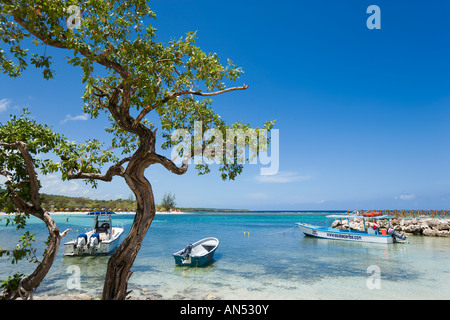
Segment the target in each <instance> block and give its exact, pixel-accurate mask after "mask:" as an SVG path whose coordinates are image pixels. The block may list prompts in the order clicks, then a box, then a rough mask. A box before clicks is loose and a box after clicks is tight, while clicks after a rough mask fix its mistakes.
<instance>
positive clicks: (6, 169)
mask: <svg viewBox="0 0 450 320" xmlns="http://www.w3.org/2000/svg"><path fill="white" fill-rule="evenodd" d="M62 141H64V138H63V137H62V136H60V135H58V134H55V133H53V131H52V130H51V128H50V127H48V126H44V125H40V124H37V123H36V122H35V121H34V120H30V119H27V118H26V113H24V114H23V115H22V116H21V117H19V118H16V117H15V116H14V117H12V118H11V119H10V120H9V121H8V122H7V123H5V124H0V175H2V176H4V177H5V178H6V182H5V183H4V189H3V188H2V190H1V192H0V207H6V211H7V213H10V214H14V218H9V219H8V221H7V224H9V223H10V222H13V223H15V224H16V229H17V230H20V229H25V227H26V219H27V218H28V217H29V216H30V215H31V216H34V217H37V218H38V219H40V220H42V221H43V222H44V223H45V225H46V226H47V229H48V232H49V238H48V241H47V249H46V250H45V252H44V257H43V259H42V261H39V260H38V259H37V257H36V249H34V248H33V247H32V244H33V242H34V234H31V233H30V232H29V231H26V232H25V233H24V234H23V235H22V236H21V238H20V240H19V243H18V244H17V246H16V248H15V249H13V250H5V249H1V248H0V256H8V257H10V258H11V262H12V263H17V262H18V261H19V260H22V259H24V258H27V259H29V260H30V261H31V262H37V263H38V266H37V267H36V269H35V270H34V272H33V273H32V274H30V275H29V276H24V275H23V274H21V273H19V272H18V273H16V274H15V275H14V276H13V277H9V278H8V279H7V280H4V281H1V283H2V285H1V286H0V288H2V289H3V291H2V293H1V294H0V296H1V298H3V299H16V298H18V297H22V298H29V297H30V296H31V294H32V292H33V290H34V289H35V288H36V287H37V286H38V285H39V284H40V283H41V282H42V280H43V279H44V277H45V276H46V275H47V273H48V271H49V270H50V267H51V266H52V264H53V261H54V259H55V257H56V253H57V252H58V249H59V245H60V241H61V239H62V238H63V237H64V236H65V235H66V234H67V232H68V231H69V230H66V231H64V232H63V233H60V232H59V229H58V227H57V226H56V223H55V221H54V220H53V219H52V218H51V216H50V215H49V214H48V213H47V212H46V211H45V210H44V209H43V208H42V206H41V198H40V194H39V189H40V183H39V180H38V176H37V170H39V169H43V168H44V167H45V166H46V165H47V164H48V161H47V160H48V159H45V158H44V157H43V155H45V154H46V153H48V152H50V151H51V150H52V149H53V148H54V147H55V145H57V144H59V143H61V142H62ZM38 155H40V157H38ZM2 187H3V186H2Z"/></svg>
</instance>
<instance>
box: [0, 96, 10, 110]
mask: <svg viewBox="0 0 450 320" xmlns="http://www.w3.org/2000/svg"><path fill="white" fill-rule="evenodd" d="M10 104H11V100H9V99H6V98H5V99H2V100H0V112H4V111H6V109H7V108H8V106H9V105H10Z"/></svg>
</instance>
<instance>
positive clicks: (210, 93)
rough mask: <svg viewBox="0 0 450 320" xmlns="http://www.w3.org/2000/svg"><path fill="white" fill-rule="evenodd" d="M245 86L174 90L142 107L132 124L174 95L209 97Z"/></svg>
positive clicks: (244, 86) (243, 88)
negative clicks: (211, 90)
mask: <svg viewBox="0 0 450 320" xmlns="http://www.w3.org/2000/svg"><path fill="white" fill-rule="evenodd" d="M247 88H248V85H245V84H244V85H243V86H241V87H232V88H228V89H224V90H220V91H215V92H200V91H194V90H184V91H180V92H175V93H172V94H170V95H168V96H166V97H164V98H163V99H162V100H160V101H158V102H156V103H154V104H153V105H151V106H147V107H146V108H144V109H143V110H142V111H141V113H140V114H139V115H138V116H137V118H136V120H135V121H134V124H137V123H139V122H140V121H141V120H142V119H143V118H144V117H145V116H146V115H147V114H148V113H149V112H150V111H152V110H154V109H156V108H158V107H160V106H162V105H163V104H164V103H166V102H167V101H169V100H172V99H174V98H176V97H179V96H182V95H184V94H193V95H196V96H202V97H210V96H216V95H219V94H222V93H225V92H230V91H236V90H245V89H247Z"/></svg>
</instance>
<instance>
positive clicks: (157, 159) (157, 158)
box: [152, 153, 189, 175]
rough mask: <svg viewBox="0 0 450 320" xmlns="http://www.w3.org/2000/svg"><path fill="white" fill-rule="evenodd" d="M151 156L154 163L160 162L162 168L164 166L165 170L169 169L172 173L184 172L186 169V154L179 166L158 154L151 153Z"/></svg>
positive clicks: (187, 158) (180, 173)
mask: <svg viewBox="0 0 450 320" xmlns="http://www.w3.org/2000/svg"><path fill="white" fill-rule="evenodd" d="M152 157H153V158H154V159H155V162H156V163H160V164H162V165H163V166H164V168H166V169H167V170H169V171H171V172H172V173H175V174H177V175H182V174H185V173H186V171H187V169H188V161H189V157H188V156H186V157H185V158H184V159H183V163H182V165H181V167H177V165H176V164H175V163H174V162H173V161H172V160H169V159H167V158H166V157H164V156H162V155H160V154H157V153H153V154H152Z"/></svg>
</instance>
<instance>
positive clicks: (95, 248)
mask: <svg viewBox="0 0 450 320" xmlns="http://www.w3.org/2000/svg"><path fill="white" fill-rule="evenodd" d="M112 214H115V213H114V212H112V211H92V212H89V213H88V215H93V216H94V227H93V228H92V229H91V230H90V231H88V232H86V233H82V234H79V235H78V237H77V238H76V239H74V240H71V241H69V242H66V243H65V244H64V255H65V256H83V255H107V254H111V253H113V252H114V251H115V250H116V249H117V247H118V246H119V243H120V236H121V235H122V233H123V231H124V229H123V228H120V227H112V222H111V215H112Z"/></svg>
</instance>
